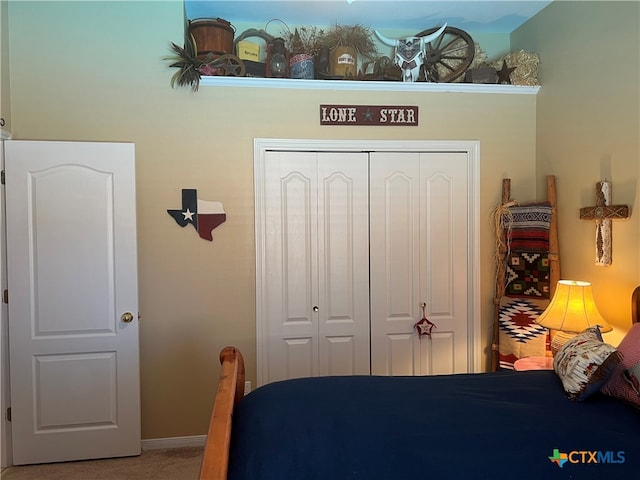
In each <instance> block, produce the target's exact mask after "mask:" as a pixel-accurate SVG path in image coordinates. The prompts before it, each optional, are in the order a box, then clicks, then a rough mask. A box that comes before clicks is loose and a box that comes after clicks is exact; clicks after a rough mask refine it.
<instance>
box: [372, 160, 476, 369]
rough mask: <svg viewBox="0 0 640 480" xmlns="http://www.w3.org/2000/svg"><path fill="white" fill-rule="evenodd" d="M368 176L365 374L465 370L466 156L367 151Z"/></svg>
mask: <svg viewBox="0 0 640 480" xmlns="http://www.w3.org/2000/svg"><path fill="white" fill-rule="evenodd" d="M370 171H371V173H370V175H371V179H370V182H371V186H370V189H371V199H370V202H371V221H370V224H371V247H370V248H371V373H372V374H374V375H431V374H444V373H462V372H468V371H471V370H470V368H471V361H470V356H471V354H472V351H473V348H472V346H471V342H470V341H469V340H470V335H471V324H472V322H471V321H470V318H471V315H472V309H471V308H469V306H470V304H469V300H470V298H469V285H470V282H469V275H470V274H469V269H468V265H469V263H468V260H469V256H470V251H471V246H470V244H469V239H470V238H471V235H470V231H469V230H470V228H471V225H472V222H471V219H472V217H471V210H470V202H469V192H470V191H471V189H470V188H469V187H470V185H469V178H468V176H469V174H468V171H469V160H468V156H467V154H466V153H463V152H428V153H427V152H372V153H371V160H370ZM423 303H425V304H426V313H427V318H428V319H429V320H430V321H432V322H433V323H435V324H436V325H437V327H436V328H434V329H433V331H432V333H431V336H430V337H429V336H425V335H423V336H422V337H421V336H419V335H418V334H417V332H416V330H415V328H414V325H415V323H416V322H417V321H418V320H420V319H421V318H422V309H421V305H422V304H423Z"/></svg>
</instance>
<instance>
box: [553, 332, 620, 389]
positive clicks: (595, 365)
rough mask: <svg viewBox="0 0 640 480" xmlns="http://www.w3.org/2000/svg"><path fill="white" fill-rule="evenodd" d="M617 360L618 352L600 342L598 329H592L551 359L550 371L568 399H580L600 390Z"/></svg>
mask: <svg viewBox="0 0 640 480" xmlns="http://www.w3.org/2000/svg"><path fill="white" fill-rule="evenodd" d="M620 360H621V355H620V353H619V352H618V351H617V350H616V348H615V347H613V346H612V345H609V344H607V343H604V342H603V341H602V335H601V334H600V328H598V327H597V326H596V327H590V328H587V329H586V330H584V331H583V332H582V333H579V334H578V335H576V336H575V337H574V338H572V339H571V340H569V341H568V342H567V343H565V344H564V345H563V346H562V348H560V350H559V351H558V353H557V354H556V356H555V358H554V360H553V369H554V370H555V372H556V373H557V374H558V376H559V377H560V380H562V386H563V387H564V391H565V392H567V394H568V395H569V398H571V399H573V400H584V399H585V398H587V397H589V396H590V395H593V394H594V393H596V392H597V391H599V390H600V387H602V386H603V385H604V384H605V383H606V382H607V380H609V378H610V377H611V375H612V374H613V371H614V369H615V368H616V366H617V365H618V364H619V363H620Z"/></svg>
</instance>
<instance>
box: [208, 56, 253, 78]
mask: <svg viewBox="0 0 640 480" xmlns="http://www.w3.org/2000/svg"><path fill="white" fill-rule="evenodd" d="M211 66H212V67H214V68H217V69H219V70H218V73H217V75H224V76H227V77H244V74H245V72H246V69H245V66H244V62H243V61H242V60H240V59H239V58H238V57H236V56H235V55H231V54H230V53H227V54H225V55H222V56H220V57H218V58H216V59H215V61H214V62H213V64H212V65H211Z"/></svg>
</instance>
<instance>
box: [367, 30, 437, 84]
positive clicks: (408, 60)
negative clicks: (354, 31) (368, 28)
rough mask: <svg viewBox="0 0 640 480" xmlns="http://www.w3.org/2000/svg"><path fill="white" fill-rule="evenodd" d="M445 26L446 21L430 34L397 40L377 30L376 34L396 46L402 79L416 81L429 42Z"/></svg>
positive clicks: (386, 43) (396, 55) (397, 62)
mask: <svg viewBox="0 0 640 480" xmlns="http://www.w3.org/2000/svg"><path fill="white" fill-rule="evenodd" d="M445 28H447V24H446V23H445V24H444V25H443V26H442V27H440V28H439V29H438V30H437V31H435V32H433V33H432V34H430V35H426V36H424V37H404V38H400V39H396V40H393V39H391V38H387V37H385V36H384V35H382V34H381V33H380V32H378V31H377V30H375V34H376V36H377V37H378V38H379V39H380V41H381V42H382V43H384V44H385V45H387V46H389V47H394V48H395V53H394V63H395V64H396V65H398V66H399V67H400V69H401V70H402V81H403V82H415V81H417V80H418V76H419V75H420V67H422V64H423V63H424V58H425V55H426V46H427V44H428V43H429V42H431V41H433V40H435V39H436V38H438V37H439V36H440V35H442V32H444V30H445Z"/></svg>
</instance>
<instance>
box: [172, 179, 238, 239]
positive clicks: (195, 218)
mask: <svg viewBox="0 0 640 480" xmlns="http://www.w3.org/2000/svg"><path fill="white" fill-rule="evenodd" d="M167 213H168V214H169V215H171V216H172V217H173V219H174V220H175V221H176V223H177V224H178V225H180V226H181V227H186V226H187V225H189V224H191V225H193V228H195V229H196V231H197V232H198V235H200V238H204V239H205V240H209V241H213V235H212V231H213V229H214V228H216V227H217V226H219V225H220V224H222V223H224V221H225V220H226V219H227V214H226V213H225V212H224V207H223V206H222V203H221V202H211V201H208V200H199V199H198V191H197V190H195V189H187V188H183V189H182V209H181V210H167Z"/></svg>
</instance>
